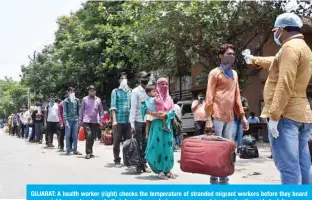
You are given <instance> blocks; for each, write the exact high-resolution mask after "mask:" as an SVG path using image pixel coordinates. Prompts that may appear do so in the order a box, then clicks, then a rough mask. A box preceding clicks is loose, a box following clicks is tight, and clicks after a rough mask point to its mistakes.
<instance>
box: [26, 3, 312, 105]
mask: <svg viewBox="0 0 312 200" xmlns="http://www.w3.org/2000/svg"><path fill="white" fill-rule="evenodd" d="M287 2H289V0H285V1H277V0H275V1H183V2H173V1H171V2H170V1H161V2H159V1H158V2H155V1H123V2H120V1H118V2H117V1H104V2H88V3H86V4H83V5H82V8H81V9H80V10H78V11H77V12H75V13H72V14H71V15H70V16H62V17H60V18H59V19H58V21H57V23H58V25H59V28H58V30H57V31H56V33H55V42H54V43H53V44H51V45H49V46H46V47H45V48H44V49H43V50H42V51H41V52H39V53H37V52H35V53H34V55H33V57H32V58H31V61H30V63H29V64H28V65H25V66H22V83H23V84H25V85H27V86H29V87H30V88H31V91H32V93H33V94H34V97H35V99H34V100H40V99H45V98H46V97H47V96H48V95H49V93H51V92H54V93H57V94H58V96H59V97H63V96H64V94H65V89H66V88H67V87H68V86H73V87H75V88H76V93H77V94H78V97H82V96H84V95H86V87H87V86H88V85H89V84H95V86H96V87H97V91H98V95H99V96H100V97H101V98H102V99H108V98H109V96H110V93H111V90H112V89H113V88H114V87H116V86H117V80H116V75H117V74H118V73H119V72H121V71H126V72H128V74H129V80H130V81H132V82H131V85H132V86H133V85H134V82H135V75H136V74H137V72H138V70H146V71H153V72H157V74H161V75H170V77H173V76H184V75H190V72H191V66H192V65H193V64H198V63H199V64H200V65H201V66H203V67H204V68H205V69H206V73H208V72H209V71H210V69H212V68H214V67H215V66H217V65H218V62H219V60H218V56H217V48H218V46H219V45H220V44H222V43H232V44H234V45H235V46H236V47H237V49H236V52H237V58H238V59H237V63H236V68H237V70H238V73H239V77H240V79H241V83H242V84H244V83H245V80H246V79H247V78H248V76H249V74H248V72H247V70H246V69H247V67H246V64H245V62H244V61H243V59H242V56H241V55H240V52H241V51H242V50H244V49H245V48H249V49H251V51H252V53H253V54H260V53H261V49H262V47H263V45H264V44H265V43H266V42H267V41H268V39H269V38H270V37H272V32H271V28H272V26H273V24H274V20H275V18H276V16H277V15H278V14H280V13H282V12H283V10H284V7H285V5H286V4H287ZM307 5H308V3H307V4H302V3H301V4H300V6H298V7H297V8H294V9H292V11H293V12H297V13H298V14H300V15H306V16H310V15H311V11H310V12H307V11H309V10H312V9H310V8H311V3H310V5H308V6H307ZM309 6H310V7H309Z"/></svg>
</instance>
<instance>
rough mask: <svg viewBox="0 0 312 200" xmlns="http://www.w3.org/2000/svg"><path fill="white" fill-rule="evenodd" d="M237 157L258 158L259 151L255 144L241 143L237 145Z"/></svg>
mask: <svg viewBox="0 0 312 200" xmlns="http://www.w3.org/2000/svg"><path fill="white" fill-rule="evenodd" d="M239 157H240V158H243V159H251V158H259V151H258V147H257V146H256V145H253V146H248V145H242V146H240V147H239Z"/></svg>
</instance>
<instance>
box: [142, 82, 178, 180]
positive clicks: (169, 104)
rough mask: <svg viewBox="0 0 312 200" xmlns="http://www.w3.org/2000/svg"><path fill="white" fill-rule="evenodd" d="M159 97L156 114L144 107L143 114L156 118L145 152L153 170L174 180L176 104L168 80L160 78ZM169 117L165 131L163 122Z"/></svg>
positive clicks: (165, 177)
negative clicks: (174, 109)
mask: <svg viewBox="0 0 312 200" xmlns="http://www.w3.org/2000/svg"><path fill="white" fill-rule="evenodd" d="M157 92H158V96H157V97H156V98H155V104H156V112H153V111H151V110H148V109H147V107H146V104H143V105H142V113H146V114H150V115H152V116H154V117H156V118H155V119H154V120H153V121H152V122H151V127H150V130H149V134H148V143H147V147H146V151H145V158H146V160H147V162H148V164H149V166H150V168H151V169H152V171H153V172H154V173H156V174H158V177H159V178H161V179H168V178H174V175H173V174H172V172H171V170H172V168H173V165H174V156H173V152H174V134H173V129H172V125H171V119H173V118H174V116H175V113H174V111H171V110H172V108H173V106H174V104H173V100H172V98H171V97H170V95H169V90H168V80H167V79H165V78H160V79H159V80H158V81H157ZM165 116H166V117H167V123H168V124H167V126H168V128H169V131H168V130H164V129H163V120H162V119H161V118H163V117H165Z"/></svg>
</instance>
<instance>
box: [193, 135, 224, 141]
mask: <svg viewBox="0 0 312 200" xmlns="http://www.w3.org/2000/svg"><path fill="white" fill-rule="evenodd" d="M196 138H197V140H206V141H225V140H224V139H223V137H220V136H216V137H213V138H205V137H201V136H197V137H196Z"/></svg>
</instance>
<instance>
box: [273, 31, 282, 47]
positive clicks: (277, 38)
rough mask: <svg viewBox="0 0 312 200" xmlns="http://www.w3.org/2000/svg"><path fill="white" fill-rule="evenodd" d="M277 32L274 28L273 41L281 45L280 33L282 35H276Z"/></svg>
mask: <svg viewBox="0 0 312 200" xmlns="http://www.w3.org/2000/svg"><path fill="white" fill-rule="evenodd" d="M277 32H278V30H276V31H275V32H274V41H275V43H276V44H277V45H279V46H282V43H281V41H280V40H279V39H280V37H281V35H282V33H281V34H280V35H279V36H278V35H277Z"/></svg>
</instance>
